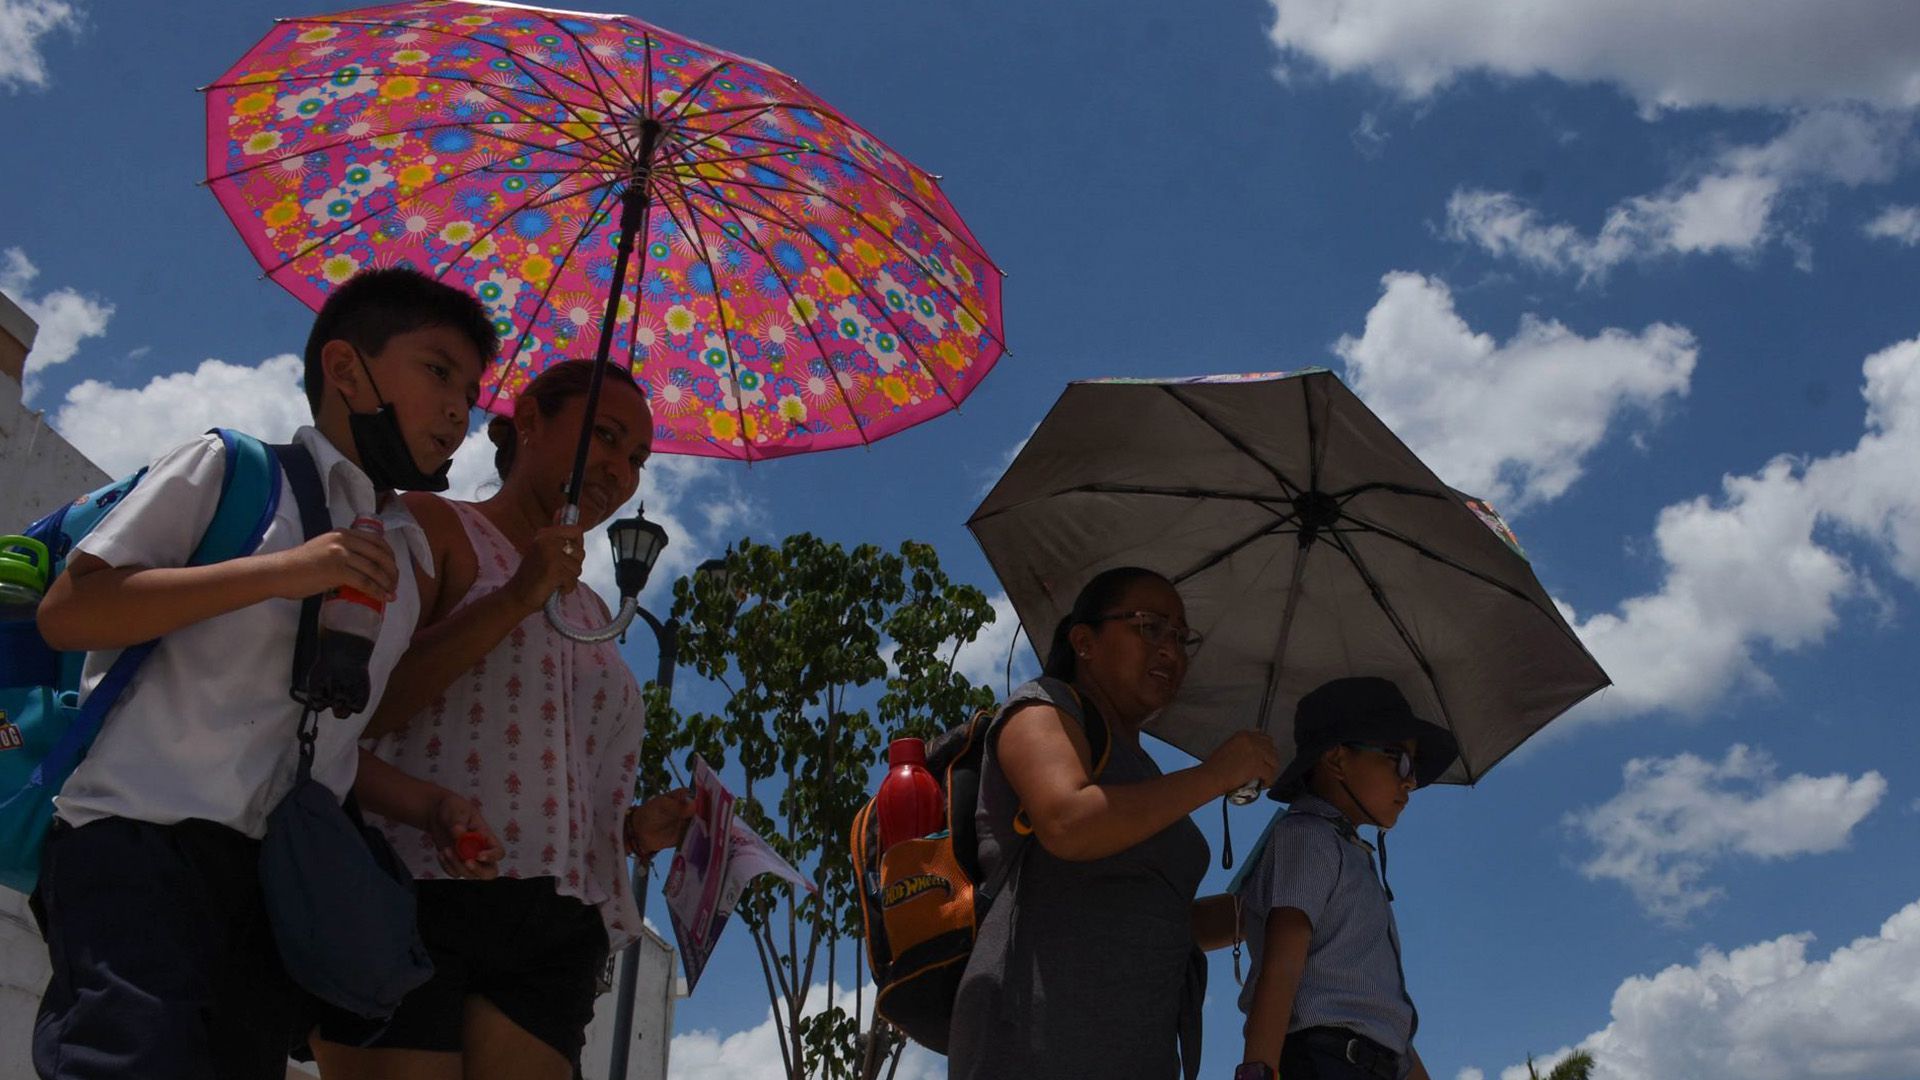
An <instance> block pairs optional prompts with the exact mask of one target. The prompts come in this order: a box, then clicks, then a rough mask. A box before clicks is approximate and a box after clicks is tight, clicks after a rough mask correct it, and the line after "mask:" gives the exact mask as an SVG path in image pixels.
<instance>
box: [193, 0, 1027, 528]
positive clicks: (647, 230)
mask: <svg viewBox="0 0 1920 1080" xmlns="http://www.w3.org/2000/svg"><path fill="white" fill-rule="evenodd" d="M206 93H207V123H208V130H209V141H208V149H207V172H208V177H209V179H208V184H209V185H210V186H211V187H212V188H213V191H214V193H215V194H216V195H217V196H218V197H219V199H220V204H221V206H223V207H224V208H225V209H226V211H227V213H228V215H229V216H230V217H231V218H232V219H233V221H234V223H235V224H236V225H237V226H238V227H239V229H240V232H241V235H242V236H243V237H244V238H245V240H246V242H247V245H248V247H249V248H251V249H252V251H253V253H254V255H255V257H256V258H258V259H259V260H260V262H261V264H262V265H263V266H264V267H266V271H267V275H268V276H270V277H272V278H273V279H274V280H275V281H278V282H279V283H280V284H281V285H283V286H285V287H286V288H287V289H288V290H290V291H291V292H292V293H293V294H294V295H295V296H297V297H299V298H300V299H301V300H302V301H305V302H306V303H307V304H309V305H311V306H314V307H318V306H319V305H320V303H321V302H322V301H323V300H324V299H325V298H326V294H327V291H328V290H329V289H330V288H331V287H332V286H334V285H338V284H339V283H341V282H343V281H345V280H346V279H347V278H348V277H350V276H351V275H352V274H353V273H354V272H355V271H357V270H360V269H361V268H363V267H369V266H412V267H414V268H416V269H419V270H422V271H424V272H428V273H431V274H434V275H436V276H438V277H439V278H441V279H442V280H446V281H449V282H452V283H455V284H458V285H461V286H463V287H465V288H467V289H470V290H472V291H473V292H474V293H475V294H476V295H478V296H479V297H480V298H481V300H482V301H483V302H484V303H485V304H486V305H487V309H488V310H489V311H490V312H491V313H492V314H493V316H494V319H495V325H496V326H497V327H498V329H499V332H500V336H501V353H502V356H503V361H502V363H501V364H500V365H499V366H498V367H497V368H496V369H495V370H494V371H493V372H492V373H491V374H490V375H489V376H488V378H487V380H486V383H485V386H484V389H483V391H482V394H481V401H480V403H481V405H482V407H484V408H486V409H489V410H491V411H494V412H499V413H509V414H510V413H511V412H512V409H513V400H514V394H515V392H516V391H517V390H518V389H519V388H521V387H523V386H525V385H526V383H527V382H528V380H530V379H531V378H532V377H533V376H534V375H535V374H537V373H538V372H539V371H540V370H541V369H542V367H544V366H545V365H547V364H551V363H556V362H558V361H560V360H565V359H570V358H575V357H581V356H595V357H597V358H599V359H601V360H611V361H612V362H616V363H625V364H626V365H628V367H629V370H631V371H632V372H633V373H634V375H635V376H636V377H637V378H638V379H639V380H640V382H641V384H642V386H643V388H644V389H645V390H646V392H647V394H648V396H649V399H650V403H651V405H652V407H653V413H654V420H655V425H656V427H655V436H654V438H655V442H654V446H655V449H656V450H658V451H663V452H668V453H683V454H701V455H708V456H716V457H729V458H736V459H742V460H749V461H751V460H757V459H763V458H772V457H780V456H783V455H787V454H795V453H803V452H806V451H812V450H827V449H833V448H835V447H841V446H849V445H860V444H867V443H871V442H873V441H874V440H876V439H879V438H883V437H885V436H887V435H890V434H892V433H894V432H896V431H899V430H901V429H903V428H906V427H909V426H911V425H913V424H916V423H919V422H920V421H922V420H925V419H927V418H928V417H930V416H935V415H938V414H940V413H943V412H945V411H947V410H949V409H951V408H954V407H955V406H957V405H958V404H959V403H960V402H961V401H962V400H964V399H965V398H966V396H967V395H968V394H969V393H971V392H972V390H973V388H974V387H975V386H976V385H977V384H978V383H979V381H980V379H981V378H982V377H984V376H985V375H986V373H987V372H988V371H989V370H990V369H991V368H992V367H993V364H994V362H995V361H996V360H997V359H998V358H999V356H1000V354H1001V352H1002V351H1003V344H1002V323H1001V316H1000V276H1001V275H1000V271H999V270H998V269H997V268H996V267H995V266H994V264H993V263H992V261H991V260H990V259H988V257H987V255H986V253H985V252H984V251H983V250H982V249H981V247H980V245H979V243H978V242H977V241H976V240H975V239H974V237H973V235H972V233H971V232H969V231H968V229H967V227H966V224H965V223H964V222H962V221H961V220H960V216H959V214H957V213H956V212H955V211H954V209H953V206H952V204H950V203H949V202H948V201H947V199H946V196H945V195H943V194H942V193H941V191H940V188H939V184H938V180H937V178H936V177H934V176H932V175H931V174H929V173H927V172H926V171H924V170H922V169H920V168H918V167H917V166H915V165H913V164H912V163H911V162H908V161H907V160H906V159H905V158H903V157H901V156H900V155H899V154H897V153H895V152H894V151H892V150H890V149H888V148H887V147H886V146H885V145H884V144H882V143H881V142H880V141H879V140H878V139H875V138H874V137H873V136H872V135H871V134H869V133H868V132H867V131H866V130H865V129H864V128H862V127H860V126H859V125H857V124H855V123H853V122H852V121H850V120H848V119H847V118H846V117H844V116H842V115H841V114H840V113H838V112H836V111H834V110H833V109H832V108H831V107H829V106H828V105H827V104H826V103H824V102H822V101H821V100H820V99H819V98H817V97H815V96H814V95H813V94H812V93H810V92H809V91H808V90H807V89H806V88H805V87H803V86H801V85H800V84H799V83H798V82H796V81H795V80H794V79H792V78H791V77H789V76H787V75H785V74H783V73H782V72H779V71H777V70H775V69H773V68H771V67H769V66H767V65H766V64H762V63H759V62H757V61H753V60H748V59H746V58H744V57H740V56H736V55H734V54H732V53H728V52H724V51H722V50H719V49H715V48H713V47H711V46H708V45H703V44H700V43H698V42H695V41H690V40H688V39H686V38H682V37H679V36H677V35H674V34H670V33H667V32H665V31H663V30H660V29H657V28H655V27H652V26H649V25H647V24H646V23H643V22H641V21H639V20H637V19H633V18H630V17H628V16H624V15H588V14H580V13H574V12H562V11H551V10H545V9H539V8H531V7H525V6H521V5H516V4H505V3H486V2H480V0H416V2H414V3H405V4H394V5H389V6H384V7H375V8H365V9H361V10H357V11H348V12H342V13H340V14H336V15H323V16H316V17H312V18H297V19H283V20H280V21H279V23H278V24H277V25H276V26H275V28H274V30H273V32H272V33H270V34H269V35H267V37H266V38H265V39H263V40H262V41H261V42H260V43H259V44H258V45H256V46H254V48H253V49H252V50H250V51H249V52H248V53H247V55H246V56H244V57H242V58H241V60H240V62H239V63H238V64H236V65H235V66H234V67H233V69H232V70H230V71H229V72H227V74H226V75H224V76H222V77H221V78H220V79H219V81H217V82H215V83H214V84H213V85H211V86H209V87H207V88H206ZM636 255H637V258H636V257H635V256H636ZM603 370H604V369H603ZM596 374H599V373H598V372H597V373H596ZM598 389H599V385H598V379H597V378H596V379H595V382H594V387H593V391H592V392H591V394H590V397H589V402H590V405H589V407H590V408H591V407H592V402H594V401H596V400H597V395H598ZM586 447H587V441H586V434H585V432H583V433H582V441H581V452H582V462H584V454H585V450H586ZM578 485H579V472H578V471H577V470H576V473H575V478H574V490H576V491H577V489H578Z"/></svg>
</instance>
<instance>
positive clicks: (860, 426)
mask: <svg viewBox="0 0 1920 1080" xmlns="http://www.w3.org/2000/svg"><path fill="white" fill-rule="evenodd" d="M707 197H708V198H710V199H713V201H714V202H717V203H719V204H720V205H721V206H723V207H725V208H726V209H727V212H728V213H729V214H732V215H733V219H734V221H735V222H736V223H738V224H739V226H740V231H741V233H742V236H741V239H743V240H745V241H746V242H747V243H749V244H751V245H752V246H753V249H754V250H755V251H757V252H759V253H760V258H761V259H763V260H765V261H766V264H767V267H768V271H769V272H770V273H772V274H773V280H775V281H777V282H779V283H780V291H782V292H784V293H786V294H787V303H788V304H789V305H791V306H792V307H793V310H794V311H795V312H796V313H797V314H799V315H800V323H801V325H802V326H805V327H806V328H807V336H808V337H810V338H812V339H813V347H814V348H815V349H818V350H819V351H820V361H821V362H822V363H824V364H826V365H827V374H828V375H830V376H832V378H831V379H830V381H831V382H832V383H833V389H834V392H835V393H836V394H838V395H840V403H841V404H843V405H845V406H846V408H847V416H848V417H850V418H852V420H853V428H854V431H855V432H856V433H858V434H859V436H860V443H861V445H863V446H872V445H873V440H872V439H870V438H868V437H867V425H866V423H865V422H864V421H862V420H861V419H860V410H859V409H856V408H854V405H853V399H852V398H850V397H848V396H847V388H846V387H845V386H842V385H841V384H840V373H839V372H838V371H837V370H835V369H834V366H833V354H832V353H830V352H828V351H827V345H826V342H824V341H822V340H820V331H819V330H817V329H815V327H814V325H813V320H812V319H810V318H808V317H807V316H806V314H805V311H804V309H802V308H801V306H800V298H799V297H798V296H797V295H795V294H794V291H793V287H792V286H791V285H789V284H788V283H787V278H786V275H784V274H782V273H780V272H779V271H778V270H774V269H773V266H774V260H773V255H772V254H771V253H770V252H768V251H767V249H766V248H765V247H763V246H761V244H760V238H759V237H757V236H755V235H753V230H752V229H750V228H748V227H747V223H746V222H744V221H741V220H740V212H741V210H740V208H736V207H735V206H734V205H733V204H732V203H730V202H728V201H726V200H725V199H719V198H714V196H713V195H711V194H708V195H707ZM680 201H681V202H683V203H685V204H686V206H687V209H689V210H691V211H694V212H696V213H699V214H700V215H701V216H703V217H710V215H708V214H707V213H706V211H704V210H701V209H700V208H699V207H698V206H695V205H694V204H693V202H692V201H691V200H689V199H688V198H687V197H686V195H685V193H682V194H681V196H680ZM747 212H748V213H752V211H747ZM754 216H755V217H759V215H758V214H755V215H754ZM760 220H762V221H767V222H768V224H778V222H774V221H772V220H770V219H767V218H760ZM716 224H717V222H716ZM814 307H815V308H816V309H817V308H818V307H819V305H818V304H815V305H814Z"/></svg>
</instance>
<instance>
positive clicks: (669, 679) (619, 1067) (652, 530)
mask: <svg viewBox="0 0 1920 1080" xmlns="http://www.w3.org/2000/svg"><path fill="white" fill-rule="evenodd" d="M607 535H608V537H609V538H610V539H612V541H613V558H614V563H613V573H614V578H615V579H616V580H617V581H618V582H619V583H620V612H621V616H624V617H616V618H615V619H614V629H613V633H612V634H608V635H607V637H612V636H613V634H618V633H620V632H621V631H622V630H625V629H626V627H627V624H628V623H630V622H632V621H633V617H634V616H635V615H638V616H639V617H640V619H641V621H642V622H645V623H646V624H647V625H648V626H650V627H652V628H653V636H654V640H656V641H657V642H659V645H660V663H659V667H658V668H657V669H656V670H655V673H654V676H653V681H654V682H655V683H656V684H658V685H659V687H660V690H661V698H662V700H663V701H664V702H665V703H666V704H667V705H668V706H669V707H671V705H672V703H673V672H674V666H675V664H676V663H677V661H678V659H679V654H680V620H679V619H676V618H669V619H667V620H666V621H665V622H661V621H660V619H659V617H658V616H656V615H654V614H653V612H651V611H648V610H647V609H646V608H643V607H641V606H640V604H639V600H638V597H639V595H640V590H641V589H643V588H645V587H646V584H647V576H648V575H649V574H651V573H652V572H653V564H654V562H655V561H656V560H657V559H659V557H660V551H661V549H662V548H665V547H666V546H667V530H665V529H663V528H661V527H660V526H659V525H657V524H655V523H653V522H651V521H648V520H647V519H646V517H645V515H644V513H643V514H642V515H641V516H639V517H631V518H622V519H621V520H619V521H616V522H614V523H613V524H612V525H609V526H608V527H607ZM726 573H727V563H726V560H725V559H708V560H707V561H706V562H703V563H701V564H700V565H699V566H697V567H695V568H694V571H693V576H694V577H695V578H696V579H700V578H710V577H712V576H714V575H719V576H721V577H723V578H724V577H725V575H726ZM548 617H549V618H552V607H551V605H549V607H548ZM554 625H555V627H556V628H559V624H558V623H555V624H554ZM561 633H566V630H565V629H561ZM598 640H601V641H605V640H607V638H606V637H603V638H600V639H598ZM649 869H650V868H649V866H648V864H647V862H646V860H644V859H635V860H634V861H633V879H632V880H633V898H634V903H635V904H636V905H638V906H639V907H640V908H641V910H642V912H643V913H644V911H645V908H646V898H647V877H648V872H649ZM669 977H671V976H669ZM639 985H640V942H639V941H637V940H636V941H633V942H631V943H629V944H628V945H627V947H626V948H625V949H624V950H622V955H621V958H620V992H619V996H618V997H616V998H615V999H614V1012H613V1054H612V1058H611V1060H610V1061H609V1062H608V1064H607V1080H626V1077H627V1051H628V1050H629V1049H630V1048H631V1046H632V1043H633V999H634V996H635V994H636V993H637V992H638V990H639Z"/></svg>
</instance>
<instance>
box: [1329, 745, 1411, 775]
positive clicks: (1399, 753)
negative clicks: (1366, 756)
mask: <svg viewBox="0 0 1920 1080" xmlns="http://www.w3.org/2000/svg"><path fill="white" fill-rule="evenodd" d="M1343 745H1345V746H1347V747H1348V748H1350V749H1353V750H1365V751H1367V752H1368V753H1370V754H1381V755H1384V756H1386V757H1390V758H1392V759H1393V773H1394V775H1395V776H1398V777H1399V778H1400V779H1402V780H1406V779H1409V778H1411V777H1412V776H1413V755H1412V754H1409V753H1407V751H1406V750H1405V749H1404V748H1402V747H1398V746H1374V745H1373V744H1371V743H1358V742H1350V743H1345V744H1343Z"/></svg>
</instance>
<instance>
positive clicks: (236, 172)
mask: <svg viewBox="0 0 1920 1080" xmlns="http://www.w3.org/2000/svg"><path fill="white" fill-rule="evenodd" d="M473 126H474V125H473V124H471V123H470V122H468V121H466V120H453V121H449V122H447V123H444V124H421V125H419V126H417V127H402V128H389V129H388V130H386V131H379V132H373V133H371V134H367V135H356V136H353V137H352V138H347V139H340V140H338V141H336V142H330V143H321V144H320V145H318V146H308V147H303V148H301V149H299V150H296V151H294V152H291V153H286V154H280V155H278V156H275V157H269V158H263V159H262V160H260V161H256V162H254V163H253V164H252V165H248V166H246V167H245V168H241V169H233V170H231V171H228V172H223V173H217V174H215V175H212V176H209V177H207V178H206V179H205V180H202V181H201V183H203V184H216V183H219V182H220V181H222V180H231V179H233V178H234V177H237V176H245V175H246V174H248V173H252V172H259V171H260V170H261V169H268V168H272V167H273V166H275V165H279V164H281V163H283V162H287V161H292V160H293V159H295V158H303V157H307V156H309V155H312V154H319V153H324V152H326V151H328V150H338V149H339V148H340V147H343V146H352V145H353V144H355V143H362V142H371V141H373V140H374V139H381V138H387V137H390V136H394V135H419V134H421V133H423V132H428V131H447V130H451V129H453V128H463V129H466V130H472V128H473ZM495 137H496V136H494V135H493V134H491V133H489V134H488V135H487V138H490V139H491V138H495ZM580 160H582V161H587V160H590V159H587V158H581V159H580Z"/></svg>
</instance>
